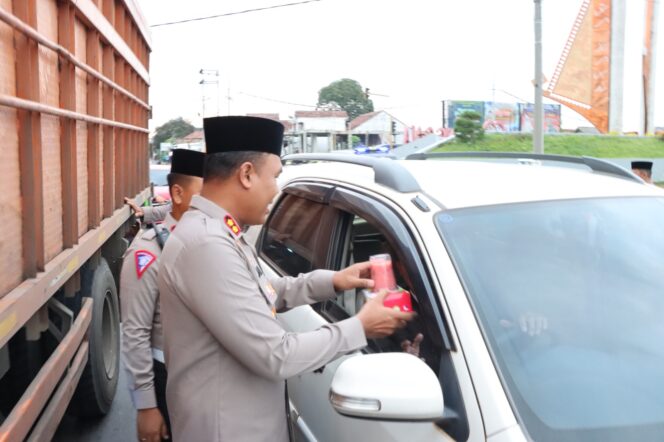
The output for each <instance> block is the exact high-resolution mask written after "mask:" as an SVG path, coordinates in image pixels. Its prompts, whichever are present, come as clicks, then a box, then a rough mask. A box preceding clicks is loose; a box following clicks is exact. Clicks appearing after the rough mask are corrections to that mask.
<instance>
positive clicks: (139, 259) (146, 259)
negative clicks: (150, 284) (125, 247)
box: [134, 250, 157, 279]
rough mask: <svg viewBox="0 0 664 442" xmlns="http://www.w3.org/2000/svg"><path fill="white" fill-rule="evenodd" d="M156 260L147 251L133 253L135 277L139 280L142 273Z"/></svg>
mask: <svg viewBox="0 0 664 442" xmlns="http://www.w3.org/2000/svg"><path fill="white" fill-rule="evenodd" d="M156 260H157V257H156V256H154V255H153V254H152V253H150V252H148V251H147V250H137V251H136V252H135V253H134V261H135V262H136V276H138V279H141V276H143V273H145V271H146V270H147V269H148V267H150V266H151V265H152V263H153V262H155V261H156Z"/></svg>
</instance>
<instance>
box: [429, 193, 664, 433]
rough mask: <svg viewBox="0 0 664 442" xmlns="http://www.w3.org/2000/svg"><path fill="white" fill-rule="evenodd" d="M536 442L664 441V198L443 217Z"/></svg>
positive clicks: (440, 219)
mask: <svg viewBox="0 0 664 442" xmlns="http://www.w3.org/2000/svg"><path fill="white" fill-rule="evenodd" d="M437 224H438V228H439V229H440V231H441V233H442V235H443V238H444V239H445V242H446V244H447V245H448V247H449V250H450V252H451V254H452V255H453V257H454V259H455V262H456V265H457V267H458V269H459V271H460V274H461V275H462V278H463V280H464V282H465V285H466V288H467V290H468V295H469V297H470V299H471V300H472V303H473V305H474V307H475V310H476V312H477V314H478V317H479V319H480V320H481V323H482V326H483V327H482V328H483V330H484V333H485V335H486V338H487V340H488V342H489V344H490V345H491V347H492V350H493V354H494V357H495V358H496V361H497V363H498V366H499V367H500V369H501V372H502V374H503V378H504V380H505V383H506V387H507V388H508V389H509V390H510V392H511V395H510V396H511V398H512V399H513V400H514V402H515V405H516V408H517V409H518V411H519V414H520V415H521V418H522V419H523V422H524V423H525V425H526V428H527V429H528V432H529V433H530V436H531V437H532V439H533V440H537V441H556V442H559V441H560V442H564V441H602V442H604V441H626V440H638V441H655V440H658V441H659V440H662V435H664V418H663V416H664V369H662V367H664V346H663V345H662V342H664V320H663V319H662V318H664V228H663V227H662V226H664V199H658V198H629V199H598V200H577V201H552V202H543V203H531V204H517V205H505V206H496V207H489V208H477V209H463V210H457V211H448V212H445V213H441V214H439V215H438V217H437Z"/></svg>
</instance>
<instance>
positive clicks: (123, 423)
mask: <svg viewBox="0 0 664 442" xmlns="http://www.w3.org/2000/svg"><path fill="white" fill-rule="evenodd" d="M135 440H136V412H135V410H134V406H133V405H132V403H131V398H130V397H129V390H128V389H127V376H126V375H125V371H124V365H121V366H120V378H119V380H118V389H117V392H116V393H115V399H114V400H113V405H112V406H111V409H110V411H109V412H108V414H107V415H106V416H105V417H103V418H101V419H93V420H90V419H85V420H84V419H77V418H75V417H71V416H67V415H65V416H64V417H63V418H62V422H60V426H59V427H58V430H57V432H56V433H55V436H54V437H53V441H54V442H88V441H90V442H93V441H94V442H133V441H135Z"/></svg>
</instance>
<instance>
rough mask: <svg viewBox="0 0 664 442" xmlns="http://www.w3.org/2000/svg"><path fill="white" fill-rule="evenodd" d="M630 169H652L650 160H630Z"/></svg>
mask: <svg viewBox="0 0 664 442" xmlns="http://www.w3.org/2000/svg"><path fill="white" fill-rule="evenodd" d="M632 169H637V170H648V171H652V161H632Z"/></svg>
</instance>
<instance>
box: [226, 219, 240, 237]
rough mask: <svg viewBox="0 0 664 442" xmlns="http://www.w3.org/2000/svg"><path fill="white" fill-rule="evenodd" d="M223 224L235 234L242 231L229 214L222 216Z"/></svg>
mask: <svg viewBox="0 0 664 442" xmlns="http://www.w3.org/2000/svg"><path fill="white" fill-rule="evenodd" d="M224 224H226V227H228V228H229V229H230V231H231V232H233V234H234V235H235V236H239V235H240V232H242V229H240V226H238V225H237V223H236V222H235V220H234V219H233V217H232V216H230V215H226V217H225V218H224Z"/></svg>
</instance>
